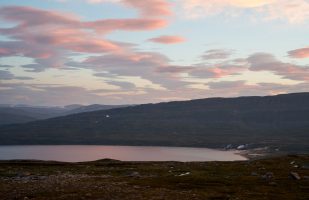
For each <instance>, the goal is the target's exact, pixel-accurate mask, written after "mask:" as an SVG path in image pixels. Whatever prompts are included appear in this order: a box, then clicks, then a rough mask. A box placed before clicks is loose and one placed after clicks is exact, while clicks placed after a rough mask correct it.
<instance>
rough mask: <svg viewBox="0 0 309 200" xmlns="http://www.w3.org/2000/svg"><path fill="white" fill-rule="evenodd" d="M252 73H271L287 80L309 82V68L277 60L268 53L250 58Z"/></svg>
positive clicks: (256, 54) (257, 54)
mask: <svg viewBox="0 0 309 200" xmlns="http://www.w3.org/2000/svg"><path fill="white" fill-rule="evenodd" d="M247 60H248V63H249V65H250V68H249V69H250V70H251V71H270V72H273V73H275V74H277V75H280V76H282V77H284V78H286V79H291V80H300V81H309V68H308V67H305V66H299V65H295V64H291V63H284V62H281V61H280V60H277V59H276V58H275V57H274V56H273V55H271V54H268V53H255V54H253V55H251V56H249V57H248V59H247Z"/></svg>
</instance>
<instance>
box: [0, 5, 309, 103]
mask: <svg viewBox="0 0 309 200" xmlns="http://www.w3.org/2000/svg"><path fill="white" fill-rule="evenodd" d="M288 92H309V0H251V1H250V0H27V1H25V0H1V1H0V104H29V105H42V106H43V105H67V104H73V103H78V104H93V103H99V104H138V103H150V102H161V101H172V100H186V99H196V98H206V97H215V96H216V97H217V96H221V97H234V96H251V95H272V94H280V93H288Z"/></svg>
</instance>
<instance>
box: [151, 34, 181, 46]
mask: <svg viewBox="0 0 309 200" xmlns="http://www.w3.org/2000/svg"><path fill="white" fill-rule="evenodd" d="M149 41H151V42H155V43H160V44H177V43H182V42H185V41H186V39H185V38H183V37H181V36H176V35H162V36H160V37H156V38H151V39H149Z"/></svg>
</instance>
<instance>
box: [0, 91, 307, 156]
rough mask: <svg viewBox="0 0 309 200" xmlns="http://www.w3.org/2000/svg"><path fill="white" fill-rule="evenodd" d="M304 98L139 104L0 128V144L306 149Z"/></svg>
mask: <svg viewBox="0 0 309 200" xmlns="http://www.w3.org/2000/svg"><path fill="white" fill-rule="evenodd" d="M308 141H309V93H294V94H283V95H277V96H265V97H238V98H208V99H198V100H191V101H178V102H168V103H158V104H144V105H138V106H130V107H125V108H116V109H111V110H101V111H94V112H87V113H81V114H73V115H69V116H64V117H57V118H52V119H47V120H41V121H35V122H30V123H26V124H19V125H7V126H2V127H0V144H118V145H164V146H199V147H223V146H225V145H227V144H250V145H251V146H252V147H259V146H271V147H276V148H277V147H279V148H281V149H285V150H289V151H307V152H308V149H309V144H308Z"/></svg>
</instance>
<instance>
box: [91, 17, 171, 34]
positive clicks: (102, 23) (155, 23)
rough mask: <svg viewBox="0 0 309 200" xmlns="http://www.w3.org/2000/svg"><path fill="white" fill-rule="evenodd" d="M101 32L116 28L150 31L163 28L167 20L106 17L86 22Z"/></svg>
mask: <svg viewBox="0 0 309 200" xmlns="http://www.w3.org/2000/svg"><path fill="white" fill-rule="evenodd" d="M85 25H86V27H88V28H92V29H94V30H96V31H97V32H99V33H108V32H111V31H115V30H124V31H149V30H155V29H159V28H163V27H165V26H166V25H167V21H166V20H163V19H139V18H137V19H106V20H98V21H93V22H87V23H85Z"/></svg>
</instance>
